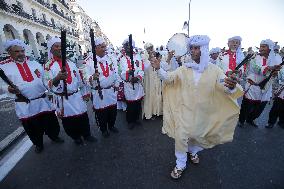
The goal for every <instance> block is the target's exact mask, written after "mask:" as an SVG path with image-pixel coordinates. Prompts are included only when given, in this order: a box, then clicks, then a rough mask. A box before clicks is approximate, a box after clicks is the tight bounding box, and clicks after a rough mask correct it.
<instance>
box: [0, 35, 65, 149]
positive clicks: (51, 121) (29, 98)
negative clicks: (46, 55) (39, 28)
mask: <svg viewBox="0 0 284 189" xmlns="http://www.w3.org/2000/svg"><path fill="white" fill-rule="evenodd" d="M25 48H26V45H25V44H24V42H22V41H20V40H18V39H15V40H11V41H7V42H6V44H5V49H6V50H7V52H8V53H9V55H10V58H9V59H7V60H4V61H2V62H0V68H1V69H2V70H3V71H4V73H5V75H6V76H7V77H8V79H9V80H10V81H11V82H12V83H13V84H14V85H15V87H11V86H8V87H7V88H4V89H3V90H4V91H6V92H7V93H8V94H12V96H11V97H14V98H15V110H16V114H17V116H18V118H19V120H20V121H21V122H22V125H23V127H24V129H25V131H26V133H27V135H28V136H29V138H30V140H31V141H32V143H33V144H34V145H35V152H36V153H40V152H42V150H43V148H44V146H43V135H44V133H45V134H47V135H48V137H49V138H50V139H51V140H53V141H54V142H57V143H62V142H64V141H63V140H62V139H61V138H59V137H58V134H59V131H60V126H59V123H58V120H57V118H56V115H55V108H54V106H53V104H52V103H51V102H50V101H49V100H48V98H47V95H46V94H45V92H46V91H47V90H46V88H45V86H44V84H43V82H42V78H43V75H42V74H43V67H42V65H40V64H39V63H38V62H36V61H31V60H29V59H28V58H27V57H26V55H25ZM20 95H22V96H20Z"/></svg>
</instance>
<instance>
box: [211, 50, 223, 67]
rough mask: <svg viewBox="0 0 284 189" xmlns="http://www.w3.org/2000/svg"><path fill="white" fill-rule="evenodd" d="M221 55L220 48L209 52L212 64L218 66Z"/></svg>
mask: <svg viewBox="0 0 284 189" xmlns="http://www.w3.org/2000/svg"><path fill="white" fill-rule="evenodd" d="M220 53H221V49H220V48H219V47H216V48H212V49H211V50H210V52H209V54H210V62H211V63H212V64H215V65H216V64H218V61H219V59H218V57H219V54H220Z"/></svg>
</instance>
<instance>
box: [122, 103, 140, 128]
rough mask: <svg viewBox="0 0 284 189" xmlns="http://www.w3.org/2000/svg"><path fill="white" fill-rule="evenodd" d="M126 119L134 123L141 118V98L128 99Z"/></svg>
mask: <svg viewBox="0 0 284 189" xmlns="http://www.w3.org/2000/svg"><path fill="white" fill-rule="evenodd" d="M126 104H127V108H126V121H127V123H134V122H136V121H138V120H139V118H140V114H141V100H136V101H131V102H128V101H126Z"/></svg>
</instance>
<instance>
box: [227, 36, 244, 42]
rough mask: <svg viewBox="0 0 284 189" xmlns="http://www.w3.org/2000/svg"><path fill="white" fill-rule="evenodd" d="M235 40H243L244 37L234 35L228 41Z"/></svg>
mask: <svg viewBox="0 0 284 189" xmlns="http://www.w3.org/2000/svg"><path fill="white" fill-rule="evenodd" d="M233 40H239V41H240V42H242V38H241V37H240V36H234V37H231V38H229V39H228V41H233Z"/></svg>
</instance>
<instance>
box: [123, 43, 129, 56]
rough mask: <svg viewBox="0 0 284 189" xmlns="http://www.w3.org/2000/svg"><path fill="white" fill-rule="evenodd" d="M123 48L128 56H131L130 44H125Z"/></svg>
mask: <svg viewBox="0 0 284 189" xmlns="http://www.w3.org/2000/svg"><path fill="white" fill-rule="evenodd" d="M123 48H124V50H125V52H126V53H127V54H129V53H130V46H129V42H127V43H125V44H124V45H123Z"/></svg>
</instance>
